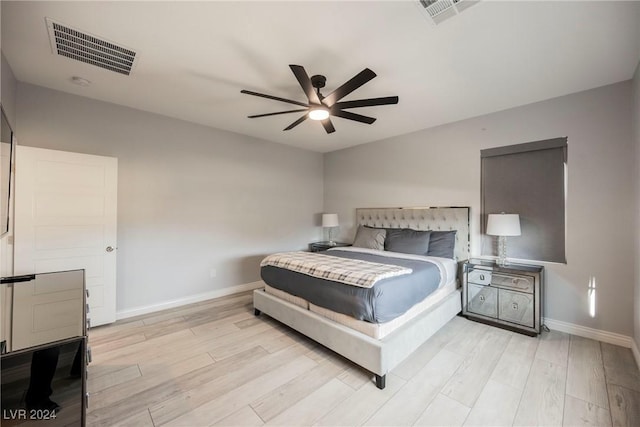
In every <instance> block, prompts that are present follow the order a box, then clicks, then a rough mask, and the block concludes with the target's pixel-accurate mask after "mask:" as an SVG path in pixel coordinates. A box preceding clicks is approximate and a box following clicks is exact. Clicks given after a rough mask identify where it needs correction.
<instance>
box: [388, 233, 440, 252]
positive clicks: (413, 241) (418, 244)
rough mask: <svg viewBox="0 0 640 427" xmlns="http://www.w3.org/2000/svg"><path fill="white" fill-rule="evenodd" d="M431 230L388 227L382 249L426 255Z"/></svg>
mask: <svg viewBox="0 0 640 427" xmlns="http://www.w3.org/2000/svg"><path fill="white" fill-rule="evenodd" d="M430 236H431V231H418V230H411V229H409V228H388V229H387V239H386V240H385V243H384V249H385V250H387V251H391V252H400V253H403V254H413V255H426V254H427V252H428V251H429V238H430Z"/></svg>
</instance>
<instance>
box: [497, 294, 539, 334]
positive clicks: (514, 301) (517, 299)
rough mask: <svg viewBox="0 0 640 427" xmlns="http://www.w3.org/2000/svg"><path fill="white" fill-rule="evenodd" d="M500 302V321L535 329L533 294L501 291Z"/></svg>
mask: <svg viewBox="0 0 640 427" xmlns="http://www.w3.org/2000/svg"><path fill="white" fill-rule="evenodd" d="M498 300H499V301H500V304H499V312H498V317H499V318H500V320H505V321H507V322H513V323H517V324H519V325H524V326H528V327H530V328H533V326H534V320H535V319H534V305H533V302H534V299H533V295H532V294H525V293H522V292H513V291H508V290H506V289H499V290H498Z"/></svg>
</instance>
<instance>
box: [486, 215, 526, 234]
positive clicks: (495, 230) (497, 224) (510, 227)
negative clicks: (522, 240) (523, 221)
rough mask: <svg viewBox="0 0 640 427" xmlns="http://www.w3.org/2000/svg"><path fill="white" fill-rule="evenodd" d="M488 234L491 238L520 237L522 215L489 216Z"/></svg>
mask: <svg viewBox="0 0 640 427" xmlns="http://www.w3.org/2000/svg"><path fill="white" fill-rule="evenodd" d="M487 234H488V235H490V236H519V235H520V215H518V214H489V218H488V219H487Z"/></svg>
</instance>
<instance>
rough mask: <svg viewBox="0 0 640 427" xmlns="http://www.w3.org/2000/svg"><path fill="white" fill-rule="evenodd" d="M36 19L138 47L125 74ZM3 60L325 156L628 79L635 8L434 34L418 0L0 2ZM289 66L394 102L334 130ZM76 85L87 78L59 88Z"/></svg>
mask: <svg viewBox="0 0 640 427" xmlns="http://www.w3.org/2000/svg"><path fill="white" fill-rule="evenodd" d="M45 17H49V18H52V19H54V20H56V21H58V22H61V23H63V24H66V25H68V26H70V27H74V28H77V29H79V30H82V31H85V32H87V33H91V34H94V35H96V36H99V37H102V38H105V39H107V40H111V41H113V42H116V43H118V44H121V45H124V46H126V47H129V48H132V49H134V50H135V51H137V52H138V56H139V58H138V60H137V64H136V66H135V68H134V70H133V72H132V74H131V75H130V76H128V77H127V76H123V75H119V74H116V73H113V72H110V71H106V70H103V69H101V68H97V67H94V66H91V65H88V64H84V63H81V62H77V61H74V60H71V59H67V58H64V57H61V56H57V55H53V54H52V52H51V47H50V44H49V38H48V34H47V29H46V25H45ZM2 51H3V53H4V54H5V56H6V58H7V60H8V62H9V64H10V65H11V67H12V69H13V71H14V73H15V76H16V78H17V79H18V80H19V81H22V82H28V83H33V84H36V85H41V86H45V87H49V88H52V89H56V90H61V91H64V92H69V93H73V94H77V95H81V96H86V97H89V98H94V99H99V100H103V101H108V102H112V103H116V104H120V105H125V106H129V107H133V108H138V109H141V110H146V111H151V112H154V113H159V114H164V115H167V116H171V117H176V118H180V119H183V120H187V121H191V122H195V123H200V124H203V125H207V126H211V127H215V128H220V129H225V130H229V131H233V132H237V133H241V134H246V135H251V136H254V137H258V138H263V139H266V140H270V141H274V142H278V143H283V144H288V145H293V146H297V147H301V148H305V149H310V150H315V151H319V152H327V151H332V150H336V149H340V148H345V147H349V146H353V145H357V144H363V143H367V142H371V141H375V140H379V139H383V138H388V137H392V136H396V135H401V134H406V133H409V132H413V131H417V130H420V129H425V128H429V127H433V126H437V125H441V124H444V123H449V122H453V121H457V120H461V119H465V118H468V117H473V116H478V115H481V114H486V113H490V112H494V111H499V110H503V109H507V108H511V107H515V106H518V105H524V104H528V103H531V102H536V101H540V100H544V99H548V98H552V97H556V96H561V95H565V94H569V93H573V92H578V91H581V90H586V89H590V88H594V87H598V86H603V85H606V84H611V83H615V82H619V81H624V80H628V79H630V78H632V76H633V72H634V70H635V68H636V66H637V64H638V61H639V60H640V2H637V1H623V2H613V1H605V2H596V1H568V2H558V1H502V2H498V1H486V0H485V1H482V2H480V3H478V4H477V5H475V6H473V7H470V8H468V9H467V10H465V11H464V12H463V13H461V14H459V15H457V16H455V17H454V18H452V19H449V20H447V21H444V22H443V23H441V24H439V25H434V24H433V23H432V22H430V20H429V19H428V18H427V16H426V14H425V12H424V11H423V10H421V9H420V7H419V6H418V3H417V1H382V2H373V1H356V2H344V1H342V2H329V1H282V2H271V1H262V2H213V1H210V2H180V1H177V2H162V1H157V2H156V1H148V2H115V1H114V2H55V1H44V2H33V1H22V2H11V1H4V0H3V1H2ZM288 64H299V65H303V66H304V67H305V68H306V70H307V72H308V74H309V75H312V74H323V75H325V76H326V77H327V87H326V88H325V89H324V90H323V93H324V94H328V93H330V92H331V91H332V90H333V89H335V88H336V87H338V86H340V85H341V84H342V83H344V82H345V81H346V80H348V79H349V78H351V77H353V76H354V75H355V74H357V73H358V72H360V71H361V70H362V69H364V68H365V67H368V68H371V69H372V70H373V71H375V72H376V73H377V74H378V77H376V78H375V79H373V80H372V81H370V82H369V83H367V84H366V85H365V86H363V87H361V88H360V89H358V90H356V91H355V92H353V93H352V94H351V95H349V96H348V97H346V98H344V100H349V99H361V98H368V97H379V96H390V95H398V96H399V97H400V102H399V104H398V105H392V106H379V107H368V108H360V109H356V110H351V111H353V112H358V113H361V114H365V115H370V116H373V117H376V118H377V119H378V120H377V121H376V122H375V123H374V124H373V125H366V124H360V123H357V122H353V121H349V120H344V119H340V118H334V119H333V122H334V125H335V128H336V132H335V133H333V134H329V135H328V134H326V133H325V132H324V129H323V128H322V126H321V124H320V123H317V122H313V121H310V120H307V121H305V122H304V123H302V124H301V125H299V126H298V127H296V128H294V129H293V130H290V131H287V132H283V131H282V129H284V128H285V127H286V126H287V125H288V124H290V123H291V122H293V121H294V120H296V119H297V118H298V117H299V116H300V113H292V114H287V115H282V116H274V117H267V118H259V119H248V118H247V117H246V116H247V115H250V114H259V113H268V112H274V111H282V110H287V109H292V108H290V107H293V108H296V107H295V106H291V105H288V104H283V103H279V102H276V101H272V100H267V99H262V98H257V97H252V96H248V95H242V94H240V90H241V89H249V90H254V91H258V92H263V93H268V94H272V95H276V96H280V97H284V98H289V99H295V100H299V101H304V102H306V98H305V96H304V94H303V93H302V90H301V89H300V87H299V85H298V83H297V81H296V79H295V77H294V76H293V74H292V73H291V71H290V70H289V67H288ZM72 76H81V77H84V78H86V79H89V80H90V81H91V82H92V85H91V86H90V87H86V88H83V87H80V86H77V85H74V84H72V83H71V82H70V78H71V77H72Z"/></svg>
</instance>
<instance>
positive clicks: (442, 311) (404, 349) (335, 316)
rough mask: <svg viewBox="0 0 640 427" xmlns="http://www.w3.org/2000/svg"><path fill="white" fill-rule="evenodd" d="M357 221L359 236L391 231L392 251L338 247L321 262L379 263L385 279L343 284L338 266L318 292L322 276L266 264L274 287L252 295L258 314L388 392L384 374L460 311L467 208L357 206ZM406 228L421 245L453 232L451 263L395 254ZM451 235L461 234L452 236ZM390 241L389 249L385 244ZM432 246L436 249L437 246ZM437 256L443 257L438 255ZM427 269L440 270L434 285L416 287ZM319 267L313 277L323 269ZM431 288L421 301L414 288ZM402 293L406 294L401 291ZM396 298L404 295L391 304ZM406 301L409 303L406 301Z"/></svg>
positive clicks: (264, 272) (300, 255)
mask: <svg viewBox="0 0 640 427" xmlns="http://www.w3.org/2000/svg"><path fill="white" fill-rule="evenodd" d="M356 224H357V226H358V233H357V236H356V238H357V239H359V236H360V234H361V233H360V230H361V229H362V228H367V229H374V230H386V233H388V234H387V236H388V238H387V241H386V242H385V249H386V250H385V251H379V250H374V249H365V250H362V249H358V248H336V249H332V250H330V251H328V252H326V253H324V254H317V255H318V256H319V257H324V258H323V259H329V258H331V259H334V258H339V259H340V263H345V264H349V263H365V264H366V263H369V262H373V263H374V264H371V265H372V269H371V270H372V271H373V270H376V269H377V267H381V271H380V272H381V273H382V274H383V275H385V276H380V277H382V279H380V278H379V277H378V278H375V279H372V280H371V281H372V282H374V283H373V284H371V283H367V285H368V286H369V287H368V288H367V287H366V285H365V286H363V287H364V289H361V288H360V287H359V286H360V285H358V284H357V283H356V286H350V285H339V284H335V283H333V281H334V280H333V276H330V274H333V271H332V270H331V268H334V267H329V268H328V269H327V271H324V272H323V273H322V274H325V276H322V277H325V278H326V277H330V278H331V279H329V281H326V280H324V282H323V283H324V285H323V286H325V287H322V288H321V289H322V291H321V292H317V291H315V292H314V291H313V289H317V286H316V283H314V280H320V279H318V278H313V277H311V278H310V277H309V276H310V274H309V272H308V271H305V272H304V273H301V272H300V271H304V270H300V271H293V272H291V271H287V272H286V275H284V274H285V272H284V271H283V270H285V268H284V267H283V266H282V265H279V264H277V263H272V265H270V264H269V263H266V264H264V265H263V267H262V269H261V274H262V276H263V279H264V280H265V282H268V283H265V288H263V289H258V290H256V291H254V294H253V302H254V309H255V314H256V315H260V314H261V313H265V314H267V315H269V316H270V317H272V318H274V319H276V320H278V321H280V322H281V323H284V324H286V325H288V326H289V327H291V328H293V329H295V330H297V331H298V332H300V333H302V334H304V335H306V336H308V337H309V338H311V339H313V340H315V341H317V342H318V343H320V344H322V345H324V346H325V347H327V348H329V349H331V350H333V351H335V352H336V353H338V354H340V355H342V356H344V357H346V358H347V359H349V360H351V361H353V362H354V363H356V364H358V365H360V366H362V367H363V368H365V369H367V370H369V371H370V372H372V373H373V374H374V375H375V380H376V386H377V387H378V388H380V389H383V388H384V387H385V378H386V377H385V376H386V374H387V373H388V372H389V371H391V370H392V369H393V368H394V367H395V366H397V365H398V364H399V363H401V362H402V361H403V360H404V359H405V358H406V357H407V356H409V355H410V354H411V353H413V352H414V351H415V350H416V349H417V348H418V347H419V346H420V345H422V344H423V343H424V342H425V341H426V340H428V339H429V338H430V337H431V336H432V335H433V334H434V333H435V332H436V331H438V329H440V328H441V327H442V326H444V325H445V324H446V323H447V322H448V321H449V320H451V319H452V318H453V317H454V316H455V315H456V314H458V313H459V312H460V311H461V295H460V289H459V280H457V279H456V273H457V271H458V270H459V268H458V265H460V263H461V262H462V261H464V260H466V259H468V257H469V208H468V207H446V208H443V207H437V208H375V209H374V208H359V209H357V210H356ZM406 229H410V230H416V232H414V235H415V236H417V239H416V240H415V242H418V243H420V244H422V243H421V242H422V241H423V240H424V239H423V237H425V236H424V235H431V236H436V234H437V235H441V236H445V235H447V236H450V235H453V236H454V243H452V245H453V244H454V247H453V257H451V258H452V259H448V260H447V259H445V258H444V257H441V256H436V257H435V258H433V257H430V256H429V257H422V256H414V255H404V254H397V253H396V252H395V251H393V249H396V248H398V250H404V249H402V248H400V247H399V246H397V245H396V246H393V245H391V242H392V239H390V238H389V237H390V236H391V235H392V234H393V235H398V233H402V231H401V230H405V231H404V233H406ZM427 230H431V233H425V232H424V231H427ZM453 230H455V233H452V232H451V231H453ZM369 231H370V230H367V234H370V233H369ZM363 234H364V233H363ZM412 238H413V237H412ZM432 238H433V237H432ZM394 239H396V240H393V242H403V243H404V242H406V240H402V241H400V240H398V239H397V238H395V237H394ZM412 242H414V240H412ZM386 244H389V245H390V246H389V247H386ZM411 244H413V243H411ZM433 247H434V248H435V247H436V245H435V244H433ZM378 249H380V248H378ZM425 254H426V253H425ZM435 254H436V255H442V254H439V253H437V252H436V253H435ZM292 255H293V253H292ZM312 256H314V255H311V254H304V253H298V254H297V257H298V258H303V261H301V265H303V266H304V262H307V259H306V258H307V257H312ZM268 258H269V257H267V258H265V260H267V259H268ZM293 258H296V257H293ZM396 258H397V259H396ZM405 258H408V260H405ZM414 258H415V259H414ZM422 258H425V259H422ZM426 258H429V259H426ZM280 261H282V259H280ZM309 262H311V261H309ZM263 263H264V261H263ZM286 263H287V266H288V265H289V264H290V263H291V260H290V259H286ZM423 264H425V265H426V264H433V265H434V266H435V267H433V266H432V267H428V268H426V267H425V269H426V270H430V271H432V272H433V271H434V269H436V270H437V272H438V283H437V284H436V285H428V286H427V285H420V286H419V287H416V286H415V285H414V284H411V283H414V282H415V280H416V279H415V277H414V278H412V279H409V277H410V276H411V277H413V276H414V275H415V274H417V273H418V272H419V271H422V268H423V267H422V265H423ZM383 265H385V266H386V267H383ZM276 266H277V267H276ZM315 267H319V266H315ZM315 267H314V268H313V270H314V272H315V270H316V269H317V268H315ZM348 267H349V266H348ZM365 267H366V265H365ZM335 268H336V269H338V268H340V267H338V266H336V267H335ZM287 269H288V267H287ZM407 270H408V272H407ZM414 270H415V271H414ZM336 271H340V275H339V276H340V277H341V278H343V277H344V276H345V274H344V271H342V270H336ZM421 274H422V273H421ZM428 274H431V275H433V273H428ZM334 276H335V274H334ZM403 276H404V277H403ZM319 277H320V276H319ZM336 280H337V279H336ZM358 280H360V277H358ZM401 280H405V281H406V282H407V283H409V285H400V283H401ZM421 280H422V279H421ZM412 281H413V282H412ZM297 282H300V283H297ZM352 285H353V284H352ZM340 286H342V287H346V288H348V289H349V294H348V296H347V297H344V298H341V297H340V296H339V294H338V293H337V292H338V291H337V290H334V289H333V287H335V288H338V287H340ZM401 286H406V289H408V290H407V291H405V288H402V287H401ZM425 287H430V288H432V289H430V290H429V293H430V294H429V296H427V297H425V296H420V295H419V293H420V292H422V291H416V289H422V288H425ZM389 289H393V290H394V292H393V293H392V292H390V291H389ZM398 289H402V291H401V292H398V291H397V290H398ZM411 293H413V294H416V295H414V296H412V297H411V298H414V299H410V298H409V297H406V298H405V296H406V295H408V294H411ZM374 294H375V295H376V296H380V297H381V298H380V300H376V299H375V298H373V295H374ZM391 294H396V295H399V296H400V297H399V298H397V299H395V300H391V299H389V297H390V295H391ZM327 296H328V298H327ZM391 296H393V295H391ZM323 297H324V300H323V299H322V298H323ZM318 298H319V299H318ZM407 299H409V301H406V300H407ZM398 300H400V302H398ZM367 304H369V305H367ZM371 304H372V305H371Z"/></svg>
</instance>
